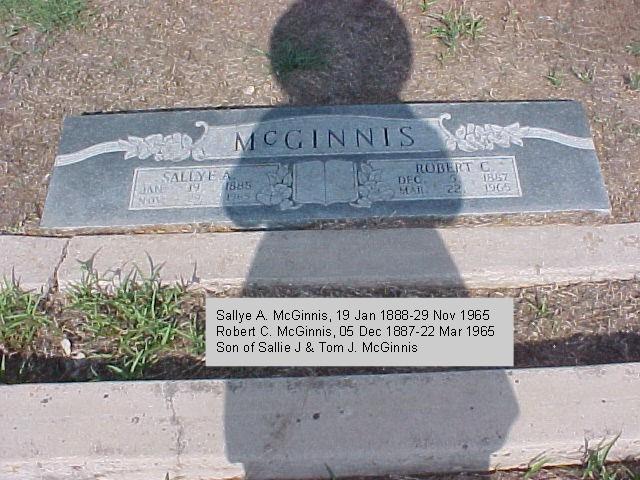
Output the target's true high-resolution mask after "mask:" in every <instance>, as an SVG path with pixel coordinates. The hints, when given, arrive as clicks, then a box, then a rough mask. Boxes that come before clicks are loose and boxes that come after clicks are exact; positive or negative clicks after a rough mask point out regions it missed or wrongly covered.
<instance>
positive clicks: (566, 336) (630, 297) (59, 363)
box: [3, 281, 640, 383]
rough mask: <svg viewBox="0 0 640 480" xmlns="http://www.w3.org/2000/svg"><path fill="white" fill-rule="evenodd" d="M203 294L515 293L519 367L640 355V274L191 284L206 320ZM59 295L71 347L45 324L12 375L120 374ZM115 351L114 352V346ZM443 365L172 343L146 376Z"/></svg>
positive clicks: (55, 311)
mask: <svg viewBox="0 0 640 480" xmlns="http://www.w3.org/2000/svg"><path fill="white" fill-rule="evenodd" d="M206 295H219V296H252V297H309V296H319V297H455V296H464V297H466V296H472V297H512V298H514V303H515V309H514V310H515V311H514V318H515V323H514V327H515V328H514V342H515V347H514V355H515V367H517V368H526V367H556V366H575V365H595V364H604V363H614V362H637V361H640V322H639V321H638V312H640V281H626V282H602V283H594V284H581V285H573V286H543V287H529V288H520V289H503V290H470V291H467V290H465V291H460V290H451V289H437V290H426V289H406V288H399V287H390V286H387V287H381V288H377V289H334V288H317V289H300V288H291V287H281V288H269V289H264V288H247V289H243V290H227V291H216V292H201V291H198V292H193V293H192V294H191V295H190V296H189V297H188V299H187V300H185V301H184V302H183V304H184V305H185V307H184V308H183V313H184V316H185V318H188V317H189V315H191V314H195V315H197V318H198V325H199V327H200V328H203V327H204V321H205V316H204V300H205V296H206ZM59 301H60V297H59V296H58V295H54V296H53V298H52V299H51V300H50V302H49V303H50V305H52V306H53V307H52V308H50V313H51V314H52V315H53V316H54V317H55V318H56V323H57V324H58V326H59V327H60V329H61V330H64V331H65V334H66V336H67V337H68V338H70V339H72V341H73V345H72V348H73V350H74V354H77V353H82V356H83V357H85V358H82V359H73V358H69V357H66V356H65V355H64V353H63V351H62V347H61V345H60V340H61V338H58V337H55V336H48V335H47V333H46V332H43V334H42V335H41V338H39V339H38V340H37V341H36V344H37V345H38V347H37V349H36V350H35V351H32V352H28V353H26V352H25V353H24V354H23V353H20V352H16V353H14V354H10V355H8V356H7V359H6V368H5V370H6V374H5V377H4V379H3V380H4V381H5V382H7V383H23V382H59V381H82V380H91V379H95V378H100V379H102V380H108V379H118V378H119V377H118V376H117V375H116V374H114V373H113V372H112V371H109V370H108V369H107V368H105V362H104V361H101V360H99V359H97V358H96V355H97V354H100V353H105V352H106V350H105V344H104V342H101V341H99V340H98V341H96V340H95V339H94V340H93V341H92V342H87V341H85V340H84V339H83V335H82V334H81V333H79V331H78V329H77V325H76V324H75V323H74V322H75V320H74V319H73V318H70V317H69V316H65V315H64V314H63V313H61V311H60V309H59V308H58V307H57V306H56V305H59ZM111 353H114V352H111ZM434 370H442V369H440V368H438V369H436V368H301V367H291V368H206V367H204V357H202V356H201V357H193V356H188V355H186V354H184V353H181V351H180V347H179V346H178V347H177V348H176V350H175V351H173V352H168V353H166V354H162V356H161V357H160V359H159V361H158V362H157V363H156V364H155V365H154V366H151V367H149V368H147V369H146V370H145V373H144V375H143V377H142V378H145V379H193V378H238V377H273V376H320V375H345V374H371V373H401V372H424V371H434Z"/></svg>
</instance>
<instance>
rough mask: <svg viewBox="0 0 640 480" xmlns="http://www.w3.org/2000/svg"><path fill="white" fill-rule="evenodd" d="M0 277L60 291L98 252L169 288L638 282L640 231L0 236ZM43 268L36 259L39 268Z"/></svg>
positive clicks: (639, 226) (630, 227)
mask: <svg viewBox="0 0 640 480" xmlns="http://www.w3.org/2000/svg"><path fill="white" fill-rule="evenodd" d="M0 247H2V251H3V254H2V255H3V257H2V258H1V259H0V260H2V264H1V265H2V267H1V269H0V273H4V274H5V275H7V272H9V273H10V271H11V268H12V267H15V270H16V272H18V273H19V274H21V275H22V276H23V281H24V280H25V279H26V280H27V281H26V282H25V284H26V285H29V286H46V285H48V284H51V283H52V282H58V283H59V285H60V286H61V288H64V287H67V286H68V285H69V284H70V283H73V282H77V281H78V280H79V279H80V278H81V270H80V263H79V261H81V260H87V259H89V258H90V257H91V256H93V255H94V254H95V267H96V268H97V269H98V270H99V271H100V272H107V271H110V270H115V271H117V270H124V271H127V270H129V269H131V268H133V266H134V265H137V266H139V267H140V268H141V269H142V270H143V271H148V269H149V258H151V259H153V261H154V262H155V263H156V264H162V265H163V268H162V271H161V276H162V278H163V279H164V280H165V281H167V282H173V281H180V280H183V281H187V280H195V281H196V282H197V283H199V284H201V285H202V286H205V287H211V288H219V287H224V286H242V285H244V284H245V283H247V282H249V283H254V284H258V285H273V284H285V285H287V284H288V285H320V286H322V285H341V286H348V287H355V288H357V287H366V286H376V285H381V284H395V285H424V286H449V285H453V286H460V285H463V286H466V287H469V288H498V287H521V286H529V285H541V284H551V283H577V282H583V281H601V280H609V279H614V280H615V279H617V280H626V279H632V278H634V276H636V275H638V274H639V273H640V223H628V224H620V225H603V226H571V225H563V226H552V225H549V226H537V227H475V228H469V227H464V228H447V229H423V228H407V229H375V230H323V231H280V232H243V233H208V234H164V235H107V236H79V237H74V238H71V239H69V240H64V239H52V238H32V237H31V238H30V237H0ZM36 260H37V261H36Z"/></svg>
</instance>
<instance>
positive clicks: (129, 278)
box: [0, 258, 205, 379]
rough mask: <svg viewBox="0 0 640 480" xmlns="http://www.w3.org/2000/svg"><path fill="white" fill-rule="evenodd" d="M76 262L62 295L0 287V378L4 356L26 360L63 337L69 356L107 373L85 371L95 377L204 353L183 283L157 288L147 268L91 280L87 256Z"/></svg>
mask: <svg viewBox="0 0 640 480" xmlns="http://www.w3.org/2000/svg"><path fill="white" fill-rule="evenodd" d="M81 263H82V270H83V276H82V280H81V281H80V282H78V283H76V284H74V285H72V286H71V287H70V289H69V290H68V291H67V292H65V293H64V294H62V295H59V294H54V295H55V296H54V297H46V298H42V297H41V296H39V295H36V294H35V293H32V292H26V291H24V290H22V289H21V288H20V287H19V285H17V283H16V282H14V281H12V282H5V283H4V285H0V377H2V376H3V375H4V374H6V373H7V372H6V371H5V368H6V366H5V365H6V358H5V357H6V356H7V355H12V354H18V355H22V356H23V357H25V362H27V363H28V357H29V355H30V354H32V353H41V352H42V351H47V352H50V353H56V352H60V346H61V343H60V339H61V338H62V337H64V338H67V337H68V338H70V339H71V343H70V345H72V347H73V352H74V354H77V353H82V355H83V357H84V358H86V359H87V360H91V361H92V363H93V362H95V363H96V364H97V365H100V366H101V367H100V368H106V369H107V370H108V371H110V372H111V373H110V374H106V373H104V372H103V373H96V372H97V371H96V370H93V372H94V377H98V378H99V377H101V376H109V377H111V376H114V375H115V376H116V377H118V378H123V379H135V378H140V377H142V376H143V375H144V374H145V371H146V370H147V369H148V368H149V367H151V366H153V365H155V364H156V363H157V362H158V360H160V359H162V358H167V357H169V356H172V355H178V356H191V357H201V356H202V355H203V354H204V352H205V339H204V321H203V320H204V318H203V315H202V313H203V307H202V306H201V304H200V302H199V300H198V298H197V297H196V296H194V295H192V294H190V293H189V292H188V291H187V288H186V286H185V285H166V284H163V283H162V282H161V281H160V275H159V273H160V267H158V266H154V265H153V264H151V268H150V271H149V273H148V274H145V273H143V272H141V271H140V270H139V269H137V268H134V269H132V270H131V271H130V272H129V273H128V274H124V275H123V274H121V273H118V274H113V273H112V274H110V275H99V274H98V272H97V271H95V269H94V268H93V258H91V259H89V260H88V261H86V262H81ZM45 304H46V305H45ZM36 342H37V345H36ZM67 342H68V341H67ZM67 348H69V347H67ZM68 355H69V353H68V350H67V353H66V354H65V356H68Z"/></svg>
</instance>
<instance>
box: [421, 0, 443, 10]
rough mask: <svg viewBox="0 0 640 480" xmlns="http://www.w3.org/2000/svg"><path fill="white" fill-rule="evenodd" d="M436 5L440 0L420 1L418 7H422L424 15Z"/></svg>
mask: <svg viewBox="0 0 640 480" xmlns="http://www.w3.org/2000/svg"><path fill="white" fill-rule="evenodd" d="M436 3H438V0H420V3H419V4H418V5H419V6H420V11H421V12H422V13H427V12H428V11H429V9H430V8H431V7H433V6H434V5H435V4H436Z"/></svg>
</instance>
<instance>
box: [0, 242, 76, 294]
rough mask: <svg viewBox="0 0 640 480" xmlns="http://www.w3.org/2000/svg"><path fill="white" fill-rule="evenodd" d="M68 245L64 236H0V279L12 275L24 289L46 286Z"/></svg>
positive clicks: (53, 275) (54, 274)
mask: <svg viewBox="0 0 640 480" xmlns="http://www.w3.org/2000/svg"><path fill="white" fill-rule="evenodd" d="M68 244H69V240H68V239H66V238H44V237H24V236H17V235H15V236H14V235H0V281H2V280H7V281H11V279H13V278H15V279H16V280H17V281H18V282H19V283H20V285H21V286H22V287H23V288H25V289H26V290H40V289H45V290H46V289H48V288H50V287H51V286H52V285H53V283H54V281H55V278H56V274H57V269H58V267H59V266H60V263H62V259H63V258H64V256H65V250H66V247H67V245H68Z"/></svg>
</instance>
